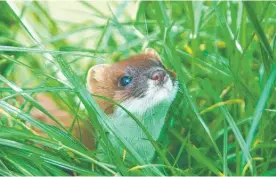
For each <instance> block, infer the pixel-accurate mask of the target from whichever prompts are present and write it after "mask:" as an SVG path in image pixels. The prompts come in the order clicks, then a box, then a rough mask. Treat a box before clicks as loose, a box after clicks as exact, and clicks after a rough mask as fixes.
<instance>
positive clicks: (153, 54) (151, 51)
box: [145, 48, 161, 61]
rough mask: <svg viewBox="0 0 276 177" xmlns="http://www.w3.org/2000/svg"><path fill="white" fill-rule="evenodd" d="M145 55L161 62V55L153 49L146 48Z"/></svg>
mask: <svg viewBox="0 0 276 177" xmlns="http://www.w3.org/2000/svg"><path fill="white" fill-rule="evenodd" d="M145 54H147V55H151V56H152V57H154V58H155V59H157V60H159V61H161V57H160V56H159V54H158V53H157V52H156V51H155V50H154V49H153V48H146V49H145Z"/></svg>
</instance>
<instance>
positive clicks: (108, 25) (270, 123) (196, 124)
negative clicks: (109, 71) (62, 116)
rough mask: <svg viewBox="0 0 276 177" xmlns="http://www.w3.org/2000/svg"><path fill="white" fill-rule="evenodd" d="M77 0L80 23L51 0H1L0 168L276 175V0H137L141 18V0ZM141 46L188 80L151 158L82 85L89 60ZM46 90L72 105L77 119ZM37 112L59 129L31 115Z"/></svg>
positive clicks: (7, 171) (12, 171)
mask: <svg viewBox="0 0 276 177" xmlns="http://www.w3.org/2000/svg"><path fill="white" fill-rule="evenodd" d="M75 3H76V4H75V5H78V6H79V7H82V8H85V9H87V10H88V12H89V15H87V14H85V12H80V11H76V12H71V13H72V14H73V13H75V14H76V15H77V14H79V13H80V14H81V15H82V16H83V19H82V20H83V21H82V22H72V21H70V18H68V19H67V20H68V21H62V20H59V19H57V18H56V17H54V16H53V15H52V13H51V12H50V9H49V7H48V6H47V2H45V3H42V2H25V3H19V2H13V1H1V2H0V10H1V14H0V19H1V20H0V74H1V75H0V127H1V128H0V174H1V175H24V176H25V175H28V176H31V175H39V176H42V175H118V174H120V175H175V176H178V175H185V176H193V175H198V176H200V175H218V176H223V175H225V176H226V175H229V176H230V175H239V176H243V175H267V176H271V175H276V171H275V168H276V158H275V157H276V149H275V148H276V141H275V140H276V130H275V126H276V121H275V120H276V119H275V118H276V102H275V100H276V98H275V97H276V95H275V91H276V88H275V79H276V62H275V53H276V52H275V43H276V42H275V41H276V33H275V31H276V28H275V26H276V25H275V24H276V12H275V6H276V3H275V2H273V1H271V2H270V1H266V2H250V1H247V2H232V1H227V2H222V1H219V2H217V1H213V2H209V1H208V2H207V1H206V2H187V1H185V2H171V1H158V2H141V3H139V4H138V8H137V12H135V13H136V14H135V19H131V18H130V16H129V14H128V11H127V9H128V8H129V5H130V4H133V3H134V2H128V1H126V2H103V3H104V4H107V9H108V13H107V12H106V11H104V10H102V9H101V8H98V7H97V6H95V5H94V4H93V3H92V2H75ZM76 7H77V6H76ZM62 8H63V7H62ZM60 10H62V9H60ZM107 14H109V15H107ZM74 38H75V39H74ZM73 39H74V40H73ZM91 44H92V45H91ZM145 47H153V48H155V49H156V50H157V51H158V52H159V53H160V55H161V56H162V59H163V62H164V63H165V64H166V66H167V67H168V68H170V69H173V70H174V71H176V73H177V77H178V81H179V86H180V89H179V92H178V94H177V98H176V99H175V101H174V102H173V105H172V106H171V108H170V111H169V113H168V117H167V120H166V124H165V127H164V130H163V133H162V136H161V137H160V140H158V141H157V142H153V144H154V146H155V148H156V151H157V155H156V157H155V159H154V160H153V162H147V161H145V160H144V159H142V158H141V157H140V156H139V154H138V153H137V152H135V150H134V149H133V148H132V146H131V144H129V143H128V142H127V141H125V139H124V138H123V136H122V135H120V134H119V133H118V131H116V129H115V128H114V127H113V125H112V124H110V123H109V121H107V119H108V118H107V117H106V115H105V114H104V113H103V112H102V111H101V110H100V109H99V107H98V106H97V104H96V103H95V101H94V98H95V97H98V98H101V99H105V100H107V101H111V102H112V103H113V104H118V103H115V102H113V101H112V100H109V99H107V98H104V97H101V96H98V95H94V96H93V97H91V95H90V94H89V93H88V91H87V90H86V86H85V77H86V73H87V71H88V69H89V68H90V67H91V66H93V65H95V64H97V63H114V62H117V61H119V60H122V59H124V58H127V57H128V56H129V55H131V54H135V53H139V52H141V51H142V50H143V49H144V48H145ZM40 95H44V96H46V97H47V98H50V99H52V100H54V101H55V103H56V105H57V106H56V107H57V108H58V109H59V110H62V111H65V112H66V113H68V119H70V120H71V124H70V126H69V127H66V126H65V125H63V123H62V122H59V117H58V115H56V114H54V113H53V112H52V111H49V110H48V109H46V106H45V105H43V104H42V103H41V102H40V101H39V100H38V97H39V96H40ZM118 106H119V105H118ZM38 110H39V111H40V112H41V114H42V115H44V116H45V117H48V118H47V119H49V120H50V119H51V120H52V121H53V122H56V124H55V125H56V126H53V125H50V124H47V123H46V122H43V121H39V120H37V119H34V117H33V116H32V115H33V114H32V113H33V111H38ZM125 111H127V110H125ZM128 113H129V114H130V115H131V113H130V112H128ZM131 116H132V118H133V119H135V120H136V121H137V119H136V118H135V116H133V115H131ZM81 124H85V125H86V126H88V127H89V125H93V130H92V129H90V131H89V133H90V134H93V136H94V137H95V139H96V140H98V141H97V142H98V143H101V146H102V147H103V148H104V151H105V153H106V154H107V155H108V156H109V157H110V162H111V163H109V164H107V163H103V162H101V161H99V160H98V159H97V157H96V154H97V151H96V150H89V149H88V148H87V147H85V146H84V145H83V141H82V140H83V139H84V138H85V135H79V136H75V134H74V133H73V127H78V126H79V125H81ZM137 124H138V125H139V126H142V125H141V124H140V123H139V122H137ZM142 128H143V126H142ZM35 129H36V130H39V131H40V132H43V134H44V135H41V134H38V133H37V132H36V131H34V130H35ZM105 129H110V130H111V131H112V132H113V133H114V134H115V136H116V137H117V139H118V141H119V142H120V143H121V144H122V145H123V146H124V147H125V150H126V154H125V155H126V156H125V158H124V153H123V152H118V150H117V149H116V148H114V147H113V146H112V144H111V143H110V141H109V139H108V138H107V136H106V133H105ZM145 131H146V130H145ZM148 138H149V139H151V136H150V135H149V134H148ZM130 156H132V159H134V161H132V162H130V161H128V158H129V157H130Z"/></svg>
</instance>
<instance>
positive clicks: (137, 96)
mask: <svg viewBox="0 0 276 177" xmlns="http://www.w3.org/2000/svg"><path fill="white" fill-rule="evenodd" d="M87 87H88V89H89V91H90V92H91V93H93V94H96V95H102V96H105V97H108V98H110V99H113V100H115V101H117V102H119V103H121V104H122V105H123V106H124V107H125V108H127V109H128V110H129V111H130V112H136V113H140V114H143V113H144V112H146V111H147V110H149V109H151V108H154V107H155V106H156V105H158V104H161V103H168V104H167V105H170V103H171V102H172V101H173V99H174V97H175V95H176V92H177V84H176V79H175V73H174V72H172V71H169V70H167V69H166V68H165V67H164V65H163V64H162V63H161V59H160V56H159V55H158V54H157V52H156V51H155V50H154V49H146V51H145V52H144V53H143V54H139V55H136V56H132V57H130V58H129V59H127V60H123V61H121V62H118V63H116V64H113V65H106V64H100V65H96V66H93V67H92V68H91V69H90V70H89V72H88V76H87ZM96 101H97V102H98V104H99V105H100V107H101V108H102V109H103V110H104V111H105V113H107V114H113V113H114V111H115V110H116V107H114V105H112V104H111V103H108V102H106V101H104V100H102V99H96Z"/></svg>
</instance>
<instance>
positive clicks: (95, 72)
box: [86, 64, 110, 93]
mask: <svg viewBox="0 0 276 177" xmlns="http://www.w3.org/2000/svg"><path fill="white" fill-rule="evenodd" d="M109 66H110V65H108V64H98V65H95V66H93V67H91V68H90V69H89V71H88V74H87V80H86V82H87V83H86V86H87V88H88V90H89V91H90V92H91V93H92V84H93V83H94V84H96V83H95V82H97V81H101V80H104V71H105V69H106V68H107V67H109Z"/></svg>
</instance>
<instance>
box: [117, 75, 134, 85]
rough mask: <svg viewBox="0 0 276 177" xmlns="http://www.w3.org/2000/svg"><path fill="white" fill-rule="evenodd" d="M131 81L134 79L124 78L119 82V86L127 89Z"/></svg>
mask: <svg viewBox="0 0 276 177" xmlns="http://www.w3.org/2000/svg"><path fill="white" fill-rule="evenodd" d="M131 81H132V77H130V76H123V77H121V78H120V80H119V85H120V86H121V87H126V86H128V85H129V84H130V83H131Z"/></svg>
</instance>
